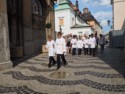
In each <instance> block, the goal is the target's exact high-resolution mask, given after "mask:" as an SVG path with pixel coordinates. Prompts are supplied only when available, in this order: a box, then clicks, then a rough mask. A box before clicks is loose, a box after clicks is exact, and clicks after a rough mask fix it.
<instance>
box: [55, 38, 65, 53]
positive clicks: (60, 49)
mask: <svg viewBox="0 0 125 94" xmlns="http://www.w3.org/2000/svg"><path fill="white" fill-rule="evenodd" d="M55 51H56V54H64V53H66V42H65V39H64V38H57V39H56V43H55Z"/></svg>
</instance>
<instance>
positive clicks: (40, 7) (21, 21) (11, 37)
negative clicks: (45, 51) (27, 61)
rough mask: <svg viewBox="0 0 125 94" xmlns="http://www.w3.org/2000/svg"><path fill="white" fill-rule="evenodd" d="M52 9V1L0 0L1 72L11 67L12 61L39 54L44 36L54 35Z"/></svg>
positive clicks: (44, 39) (44, 41)
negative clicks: (48, 25) (48, 24)
mask: <svg viewBox="0 0 125 94" xmlns="http://www.w3.org/2000/svg"><path fill="white" fill-rule="evenodd" d="M53 6H54V0H0V69H5V68H8V67H12V61H13V59H15V58H19V57H24V56H31V55H35V54H40V53H41V46H42V45H44V44H45V43H46V36H47V35H49V34H51V35H54V32H53V31H54V7H53ZM46 23H50V24H51V28H50V29H49V30H48V29H46Z"/></svg>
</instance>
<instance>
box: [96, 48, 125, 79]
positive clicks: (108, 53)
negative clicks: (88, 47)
mask: <svg viewBox="0 0 125 94" xmlns="http://www.w3.org/2000/svg"><path fill="white" fill-rule="evenodd" d="M99 50H100V49H98V55H97V57H99V59H101V60H103V61H104V62H105V63H106V64H108V65H109V66H110V67H112V68H113V69H114V70H116V71H117V72H119V73H120V74H121V75H122V76H123V77H124V78H125V56H124V49H123V48H109V47H105V51H104V53H103V54H100V51H99Z"/></svg>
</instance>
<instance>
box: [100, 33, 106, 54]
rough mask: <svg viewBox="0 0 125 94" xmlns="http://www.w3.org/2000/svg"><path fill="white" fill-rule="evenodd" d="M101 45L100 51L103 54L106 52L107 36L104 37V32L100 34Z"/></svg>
mask: <svg viewBox="0 0 125 94" xmlns="http://www.w3.org/2000/svg"><path fill="white" fill-rule="evenodd" d="M99 45H100V53H101V54H102V53H103V52H104V46H105V38H104V37H103V35H102V34H100V38H99Z"/></svg>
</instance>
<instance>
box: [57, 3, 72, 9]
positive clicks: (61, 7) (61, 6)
mask: <svg viewBox="0 0 125 94" xmlns="http://www.w3.org/2000/svg"><path fill="white" fill-rule="evenodd" d="M70 8H71V7H70V6H69V5H68V3H63V4H60V5H59V6H58V7H57V8H55V10H64V9H70Z"/></svg>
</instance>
